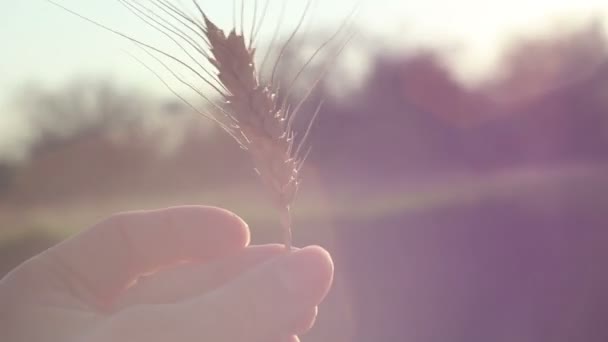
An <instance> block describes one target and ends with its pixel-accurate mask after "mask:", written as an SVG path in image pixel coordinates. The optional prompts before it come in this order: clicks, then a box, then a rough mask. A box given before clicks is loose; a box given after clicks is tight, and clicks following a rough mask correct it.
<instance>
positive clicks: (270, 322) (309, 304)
mask: <svg viewBox="0 0 608 342" xmlns="http://www.w3.org/2000/svg"><path fill="white" fill-rule="evenodd" d="M332 278H333V263H332V260H331V257H330V255H329V253H327V252H326V251H325V250H324V249H322V248H320V247H307V248H304V249H301V250H298V251H295V252H292V253H289V254H287V255H285V256H283V257H280V258H276V259H273V260H271V261H269V262H266V263H264V264H262V265H260V266H258V267H256V268H254V269H252V270H251V271H249V272H247V273H245V274H244V275H242V276H241V277H239V278H236V279H235V280H233V281H232V282H230V283H229V284H227V285H226V286H224V287H222V288H220V289H218V290H216V291H214V292H211V293H209V294H208V295H207V296H204V297H202V298H201V299H199V300H195V301H193V302H191V303H190V304H191V305H192V306H191V307H190V309H191V310H193V312H192V314H193V315H196V313H197V312H198V313H199V315H200V313H201V312H209V311H208V310H210V309H211V310H213V311H214V316H215V317H214V319H213V321H214V323H215V324H213V325H211V327H212V328H211V329H212V330H216V329H217V330H216V331H213V333H212V334H211V335H212V336H213V337H217V340H220V341H262V340H268V339H270V338H273V337H275V336H287V335H289V334H294V333H297V332H298V331H297V329H298V328H297V326H298V321H301V319H302V317H303V316H304V315H308V314H309V313H310V312H311V311H314V310H315V306H316V305H318V304H319V303H320V302H321V301H322V300H323V298H324V297H325V295H326V294H327V292H328V290H329V288H330V286H331V282H332ZM208 332H211V331H208ZM227 335H229V336H227Z"/></svg>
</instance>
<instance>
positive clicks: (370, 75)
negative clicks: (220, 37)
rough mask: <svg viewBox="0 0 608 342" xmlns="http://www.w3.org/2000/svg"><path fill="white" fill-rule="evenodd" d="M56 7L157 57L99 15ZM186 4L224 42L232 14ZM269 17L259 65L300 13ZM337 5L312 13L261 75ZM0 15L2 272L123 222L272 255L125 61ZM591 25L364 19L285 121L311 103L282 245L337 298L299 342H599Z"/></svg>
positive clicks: (138, 25) (476, 16) (272, 235)
mask: <svg viewBox="0 0 608 342" xmlns="http://www.w3.org/2000/svg"><path fill="white" fill-rule="evenodd" d="M61 3H62V4H63V5H66V6H68V7H70V8H71V9H74V10H76V11H77V12H79V13H82V14H83V15H86V16H88V17H91V18H93V19H95V20H97V21H99V22H102V23H104V24H107V25H108V26H109V27H112V28H118V29H120V30H121V31H125V32H128V33H129V34H132V35H133V36H135V37H137V38H141V39H142V40H144V41H148V42H151V43H152V44H155V46H162V47H165V46H167V47H166V49H167V50H168V51H172V50H170V49H174V48H172V47H170V46H169V45H163V44H165V43H166V42H162V41H161V40H160V38H161V37H160V35H159V34H158V33H157V32H154V31H153V30H152V31H150V30H146V25H145V24H144V23H142V22H141V21H138V20H136V18H135V17H134V16H133V14H132V13H129V12H128V11H126V10H125V8H124V7H121V6H120V4H119V3H117V2H115V1H109V0H103V1H102V0H97V1H92V0H91V1H68V0H65V1H61ZM200 3H201V5H202V6H203V8H207V9H208V11H209V13H210V14H211V15H213V16H215V18H217V21H218V24H219V25H220V26H221V27H231V25H232V16H233V8H232V4H231V2H230V1H227V2H226V4H218V2H217V1H200ZM281 3H282V2H280V1H274V2H273V1H272V0H271V1H270V6H269V12H268V13H269V14H268V17H267V19H266V20H267V24H266V23H265V26H264V28H265V29H263V30H262V31H261V33H260V37H259V44H260V46H263V47H266V49H270V51H277V47H278V46H282V44H283V43H284V42H285V40H286V38H287V37H288V35H289V32H290V29H293V28H294V27H295V26H296V25H297V22H298V20H299V18H300V16H301V14H302V12H303V11H304V4H305V2H297V1H295V2H293V3H294V4H296V5H297V6H296V5H294V6H291V5H290V6H287V10H286V12H284V13H283V15H281V12H280V8H281ZM246 4H247V6H249V7H246V19H247V18H250V17H251V13H253V5H251V4H252V2H246ZM353 6H354V1H348V0H340V1H333V2H331V3H324V2H320V1H319V2H317V3H316V5H315V6H313V10H311V12H309V19H308V20H307V21H306V25H305V26H304V27H305V29H303V30H301V31H300V33H301V35H299V36H298V37H299V38H298V39H296V40H295V42H294V41H292V44H290V45H289V46H288V48H287V49H286V54H285V56H286V57H284V58H283V63H282V64H280V67H279V68H278V69H277V70H278V73H279V75H278V78H279V79H280V80H282V81H284V82H289V80H290V79H291V78H292V77H293V75H294V74H295V73H297V71H298V70H299V69H300V68H301V66H302V64H303V62H305V61H306V59H307V57H308V56H309V55H310V54H311V52H313V51H314V50H315V49H316V47H318V46H320V45H321V44H322V43H323V42H324V41H326V40H327V39H328V38H327V37H329V36H330V35H331V34H332V33H333V32H334V31H335V30H336V29H337V28H338V26H339V25H340V23H342V22H343V21H344V20H345V18H346V17H347V16H348V13H350V11H351V8H353ZM2 7H3V11H2V13H0V23H1V24H0V42H1V44H2V53H1V54H0V276H1V275H4V274H6V272H8V271H10V270H11V269H12V268H13V267H15V266H16V265H18V264H19V263H20V262H22V261H24V260H26V259H27V258H29V257H31V256H32V255H34V254H36V253H38V252H40V251H42V250H44V249H46V248H48V247H49V246H52V245H53V244H55V243H57V242H58V241H61V240H62V239H64V238H66V237H67V236H69V235H71V234H74V233H76V232H78V231H79V230H82V229H84V228H86V227H88V226H90V225H92V224H94V223H95V222H97V221H99V220H101V219H103V218H104V217H106V216H107V215H110V214H111V213H114V212H117V211H124V210H134V209H146V208H158V207H164V206H172V205H180V204H208V205H217V206H222V207H225V208H228V209H230V210H232V211H234V212H236V213H237V214H239V215H240V216H242V217H243V218H244V219H245V220H246V221H248V222H249V223H250V226H251V227H252V231H253V233H252V234H253V242H254V243H266V242H277V241H279V239H280V233H279V230H278V220H277V214H276V213H275V212H274V211H273V209H272V206H271V205H270V203H269V201H267V197H266V194H265V192H264V189H263V188H262V186H261V185H260V184H259V182H258V180H257V179H256V177H255V173H254V172H253V170H252V165H251V162H250V160H249V159H248V156H247V155H246V154H245V153H244V152H243V151H241V150H240V149H239V148H238V147H237V146H236V144H235V143H233V142H232V141H231V140H230V138H229V137H228V136H227V135H226V134H224V133H223V132H221V131H219V130H218V129H216V128H215V127H214V126H213V125H211V124H210V123H208V122H207V121H205V120H204V119H203V118H201V117H200V116H199V115H198V114H196V113H194V112H193V111H192V109H191V108H190V107H188V106H187V105H186V104H184V103H183V102H181V101H180V100H179V99H177V98H176V97H175V96H173V95H172V94H171V93H170V92H169V91H167V90H166V89H165V88H164V86H163V84H162V82H160V81H159V80H158V79H157V78H156V77H155V75H154V74H153V73H152V72H151V71H150V70H148V69H146V68H145V67H142V65H140V64H139V63H137V62H135V61H134V60H133V59H132V58H130V56H129V53H130V52H133V51H135V52H136V53H137V51H138V50H137V48H135V47H134V46H133V45H130V44H126V43H127V42H125V40H124V39H121V38H118V37H116V36H115V35H112V34H111V33H108V32H107V31H104V30H103V29H101V28H99V27H96V26H94V25H92V24H90V23H87V22H85V21H83V20H81V19H79V18H77V17H75V16H72V15H70V14H68V13H67V12H66V11H64V10H62V9H60V8H57V7H55V6H52V5H51V4H49V3H48V2H46V1H34V0H28V1H21V2H7V3H5V4H3V6H2ZM247 14H248V15H249V17H247ZM607 15H608V5H606V4H604V3H603V2H601V1H581V0H576V1H575V0H561V1H548V0H547V1H535V2H533V3H530V2H527V1H510V2H498V1H483V2H482V1H472V0H469V1H459V2H448V1H442V0H427V1H425V2H424V3H420V2H415V1H410V2H406V1H398V0H395V1H389V0H382V1H373V3H372V2H369V1H368V2H365V1H363V2H362V6H361V8H360V9H359V12H358V14H357V16H356V17H355V20H354V25H353V26H348V31H349V32H356V33H357V35H356V37H355V38H354V39H353V40H352V41H351V42H350V43H349V45H348V47H347V48H346V49H345V50H344V52H343V53H342V54H341V55H340V57H339V58H337V59H335V61H333V56H334V55H335V54H336V51H337V49H336V46H339V45H340V43H341V42H343V41H344V37H343V36H341V38H338V39H337V40H336V41H334V42H335V43H336V44H337V45H333V48H330V49H329V52H328V53H325V54H322V55H321V57H320V59H319V60H317V62H316V63H313V64H312V65H311V66H310V67H309V71H308V72H307V74H306V76H307V77H304V79H303V83H302V87H305V86H306V85H310V84H311V83H312V82H313V81H314V79H315V77H311V76H309V75H317V74H318V72H319V71H322V70H323V69H324V66H325V65H328V63H331V68H330V69H331V70H330V72H329V73H328V74H327V77H325V78H324V80H323V81H322V82H320V83H319V86H318V87H317V88H316V90H315V91H314V92H313V93H312V95H311V98H310V100H309V101H308V102H306V105H305V107H304V110H303V113H304V114H303V119H302V120H301V121H302V123H301V124H302V125H303V124H304V123H305V121H306V119H307V117H306V113H312V112H314V109H315V107H316V105H317V103H318V102H319V101H320V99H325V102H324V106H323V107H322V110H321V113H320V115H319V118H318V121H317V122H316V124H315V125H314V127H313V131H312V134H311V145H312V146H313V150H312V153H311V155H310V157H309V159H308V162H307V165H306V167H305V170H304V171H303V172H304V180H303V185H302V188H301V193H300V195H299V197H298V199H297V202H296V204H295V240H296V245H307V244H320V245H322V246H324V247H326V248H327V249H329V250H330V251H331V252H332V254H333V256H334V258H335V262H336V283H335V287H334V289H333V291H332V292H331V294H330V296H329V298H328V300H327V302H326V303H325V304H324V306H323V307H322V308H321V314H320V317H319V320H318V323H317V326H316V327H315V329H314V330H313V331H312V332H311V333H310V335H309V336H305V337H304V338H303V340H304V341H311V342H313V341H319V342H320V341H345V342H346V341H417V342H427V341H428V342H431V341H433V342H435V341H463V342H464V341H467V342H471V341H488V340H490V341H497V342H499V341H505V342H506V341H518V342H527V341H530V342H532V341H535V342H537V341H553V342H559V341H598V342H599V341H607V340H608V324H606V322H605V320H606V317H608V293H607V292H606V290H605V289H606V288H608V271H607V268H606V262H607V260H608V248H606V246H607V244H608V214H607V212H608V60H607V59H606V56H607V55H606V53H607V48H608V40H607V38H608V36H607V32H608V31H607V29H606V19H607V18H608V16H607ZM280 17H282V18H284V21H283V23H282V24H281V25H280V27H281V30H280V31H279V38H278V39H279V40H278V41H280V42H281V43H277V44H275V45H274V46H273V45H272V44H270V41H271V39H272V35H273V34H272V33H273V32H274V27H276V22H277V21H276V19H277V18H280ZM125 51H126V52H125ZM152 68H153V69H154V70H158V72H159V73H161V77H163V78H166V77H167V75H164V74H162V70H161V69H162V68H157V67H152ZM169 82H170V83H171V82H173V83H172V84H174V85H176V87H177V88H179V85H178V84H176V83H177V82H175V81H169ZM282 83H283V82H282ZM283 84H284V83H283ZM298 89H300V88H298ZM302 89H304V88H302ZM182 91H183V90H182ZM302 92H303V91H302ZM193 101H196V100H193ZM193 103H194V102H193ZM199 104H200V106H199V107H201V108H204V102H203V101H201V100H199V102H196V105H197V106H198V105H199ZM300 128H302V127H300Z"/></svg>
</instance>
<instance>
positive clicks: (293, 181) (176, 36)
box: [49, 0, 354, 250]
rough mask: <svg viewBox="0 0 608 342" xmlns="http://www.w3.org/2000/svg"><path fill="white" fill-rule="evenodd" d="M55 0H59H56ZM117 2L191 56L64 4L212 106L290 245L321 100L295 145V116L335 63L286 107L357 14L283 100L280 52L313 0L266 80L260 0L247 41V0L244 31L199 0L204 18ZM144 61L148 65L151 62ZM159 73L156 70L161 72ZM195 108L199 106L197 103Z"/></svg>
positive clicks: (164, 5)
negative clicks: (226, 24)
mask: <svg viewBox="0 0 608 342" xmlns="http://www.w3.org/2000/svg"><path fill="white" fill-rule="evenodd" d="M49 1H51V2H53V1H52V0H49ZM117 1H119V2H120V3H121V4H122V5H123V6H125V7H126V8H127V9H128V10H129V11H131V12H132V13H133V14H134V15H136V16H137V17H138V18H140V19H141V20H143V21H144V22H145V23H146V24H148V25H150V26H151V27H153V28H154V29H156V30H158V31H159V32H160V33H162V34H163V35H164V36H166V37H168V38H169V39H170V40H171V41H172V42H173V43H175V44H176V46H178V47H179V48H180V49H181V51H182V52H184V54H185V55H186V56H187V59H185V60H184V59H181V58H178V57H176V56H175V55H172V54H170V53H167V52H165V51H162V50H160V49H157V48H155V47H154V46H152V45H150V44H146V43H143V42H141V41H139V40H136V39H133V38H131V37H130V36H128V35H125V34H123V33H121V32H118V31H116V30H113V29H110V28H108V27H106V26H103V25H101V24H99V23H97V22H95V21H92V20H90V19H88V18H86V17H83V16H81V15H79V14H78V13H75V12H73V11H71V10H69V9H67V8H65V7H63V6H61V5H58V6H60V7H62V8H64V9H66V10H67V11H69V12H71V13H73V14H75V15H77V16H79V17H81V18H83V19H85V20H87V21H90V22H92V23H94V24H95V25H98V26H101V27H102V28H104V29H105V30H108V31H111V32H113V33H115V34H117V35H120V36H122V37H124V38H126V39H128V40H130V41H132V42H134V43H136V44H137V45H138V46H139V47H141V48H142V49H143V50H144V52H145V53H147V54H148V55H149V56H150V57H152V58H153V59H154V60H155V61H157V62H158V63H160V64H161V65H162V66H163V67H164V68H165V69H166V70H167V71H168V72H169V73H171V75H172V76H173V77H175V78H176V79H177V80H178V81H179V82H180V83H181V84H183V85H186V86H187V87H189V88H190V89H192V90H194V91H195V92H196V93H198V94H199V95H200V96H201V97H202V98H203V99H205V100H206V101H208V103H210V104H211V105H212V108H213V110H212V111H211V113H210V114H207V113H202V112H200V111H199V113H201V114H203V115H204V116H206V117H208V118H210V119H212V120H213V121H214V122H216V123H218V124H219V125H220V127H222V128H223V129H224V130H225V131H226V132H228V133H229V134H230V135H231V136H232V137H234V138H235V139H236V141H237V142H238V143H239V144H240V145H241V147H242V148H243V149H245V150H247V151H248V152H249V154H250V156H251V158H252V159H253V163H254V165H255V170H256V171H257V173H258V175H259V176H260V178H261V179H262V181H263V183H264V184H265V186H266V187H267V188H268V189H269V190H270V193H271V196H272V199H273V203H274V205H275V206H276V207H277V209H278V210H279V211H280V213H281V215H280V217H281V225H282V228H283V233H284V243H285V246H286V248H287V249H288V250H289V249H291V245H292V241H291V240H292V237H291V213H290V207H291V205H292V203H293V201H294V197H295V195H296V192H297V190H298V184H299V182H300V177H299V171H300V169H301V168H302V165H303V163H304V160H305V159H306V156H307V153H303V146H304V145H305V144H306V140H307V137H308V133H309V131H310V128H311V127H312V123H313V121H314V119H315V117H316V115H317V114H318V112H319V110H320V105H319V106H318V107H317V110H316V111H315V112H314V113H313V115H312V116H311V119H310V122H309V125H308V127H307V130H306V131H305V132H304V134H303V135H302V137H301V138H300V139H299V141H298V143H297V144H296V143H295V133H294V131H293V123H294V118H295V117H296V114H297V113H298V111H299V110H300V109H301V108H302V105H303V103H304V101H305V100H306V99H307V97H308V95H310V93H311V92H312V90H313V89H314V87H315V86H316V84H317V83H318V82H319V81H320V80H321V78H322V77H323V75H324V74H325V73H326V72H327V70H328V68H329V66H330V65H331V64H330V63H329V64H328V65H327V67H326V68H325V69H324V70H323V71H322V72H321V75H319V77H318V78H317V79H316V81H315V82H314V84H313V86H312V87H311V88H310V89H309V91H308V92H307V94H305V95H304V96H302V99H301V100H300V102H299V103H298V104H297V105H296V106H295V108H294V109H293V110H289V109H288V105H287V101H288V100H289V98H290V95H291V91H292V88H293V84H294V83H295V82H296V81H297V79H298V78H299V76H300V75H301V73H302V72H304V70H305V69H306V67H307V66H308V64H309V63H310V62H311V61H312V60H313V59H314V58H315V57H316V56H317V54H318V53H319V52H320V51H321V50H322V49H323V48H325V47H326V45H327V44H329V43H330V42H331V41H333V40H334V39H335V38H336V37H337V35H338V34H339V33H340V32H342V31H343V29H344V28H345V26H346V25H345V24H346V23H347V22H349V20H350V19H352V14H353V13H354V12H353V13H351V15H350V16H349V17H348V18H347V19H346V20H345V21H344V24H343V25H342V26H341V27H340V29H339V30H337V31H336V34H334V36H332V37H331V38H330V39H329V40H328V41H326V42H325V43H323V44H322V45H321V46H320V47H319V48H318V49H317V50H316V51H315V52H314V53H313V55H312V56H311V57H310V58H309V60H308V61H307V62H306V64H305V65H304V66H303V67H302V69H301V70H299V72H298V73H297V75H296V77H295V79H294V80H293V81H292V82H291V85H290V87H288V88H287V90H286V94H282V95H283V98H284V100H282V101H279V94H278V91H279V90H278V86H276V84H274V83H275V80H274V79H275V73H276V72H277V66H278V65H279V62H280V58H281V57H282V55H283V52H284V50H285V48H286V47H287V44H288V43H289V42H290V41H291V40H292V39H293V37H294V36H295V34H296V33H297V32H298V30H299V29H300V27H301V25H302V23H303V21H304V18H305V16H306V14H307V11H308V9H309V8H310V5H311V3H312V2H311V1H308V2H307V4H306V9H305V11H304V14H303V15H302V17H301V18H300V21H299V23H298V25H297V26H296V29H295V30H294V31H293V32H292V34H291V36H290V37H289V39H288V41H287V43H286V44H285V45H284V46H283V47H282V49H281V52H280V54H279V56H278V58H277V61H276V62H275V65H274V67H273V70H272V74H271V77H270V78H269V80H267V81H266V82H264V81H262V78H261V77H260V71H259V70H257V69H256V63H255V60H254V54H255V51H256V50H255V49H254V48H253V47H252V45H253V44H254V41H255V40H256V36H257V34H258V32H259V30H260V27H261V22H260V23H258V22H257V14H258V13H257V12H258V11H257V9H258V4H257V1H255V2H254V8H255V9H254V15H253V20H252V27H251V31H250V33H249V34H250V37H249V41H248V42H247V40H246V38H245V32H244V31H245V30H244V26H245V24H244V19H243V18H244V12H245V11H244V6H245V5H244V2H243V0H241V4H240V5H241V6H240V7H241V25H240V26H241V30H240V32H238V30H237V27H236V26H237V23H236V22H237V19H236V17H237V15H236V14H235V18H234V26H235V27H234V28H233V29H232V30H230V32H229V33H228V34H226V33H225V32H224V31H223V30H221V29H219V28H218V27H217V26H216V25H215V24H214V23H213V22H212V21H211V20H210V19H209V17H208V16H207V14H206V13H205V11H203V10H202V8H201V7H200V5H199V4H198V2H197V0H192V3H193V5H194V6H195V7H196V9H197V10H198V13H199V15H200V17H198V18H197V17H193V16H191V15H188V14H187V13H186V12H185V11H184V10H182V9H181V8H178V7H177V6H175V5H174V4H172V3H170V2H169V1H168V0H148V1H147V2H146V3H141V2H139V1H136V0H117ZM53 3H54V2H53ZM268 4H269V1H268V0H267V1H266V2H265V5H264V9H263V11H262V15H261V17H260V18H261V21H263V18H264V17H265V15H266V10H267V8H268ZM285 4H286V2H283V8H282V11H284V9H285ZM56 5H57V4H56ZM234 8H235V11H236V8H237V5H236V3H235V4H234ZM282 17H283V15H282V14H281V16H280V20H282ZM256 25H257V27H256ZM280 25H281V21H279V24H278V26H280ZM277 32H278V28H277V30H275V35H274V36H273V38H272V42H271V47H270V48H269V49H272V46H273V44H274V41H275V40H276V34H277ZM347 41H348V39H347V40H345V42H344V44H343V45H342V46H341V47H340V49H338V53H336V55H335V56H334V57H337V55H338V54H339V53H340V51H341V50H342V48H343V47H344V45H345V44H346V42H347ZM159 56H160V57H159ZM162 57H164V58H165V60H167V59H168V60H169V61H171V62H174V63H175V64H177V66H179V67H181V68H182V69H185V70H186V71H188V72H190V73H192V74H194V75H195V76H196V77H197V78H198V79H199V80H202V81H203V82H204V83H205V84H207V85H208V86H211V88H213V89H214V90H215V91H216V92H217V93H218V94H219V95H220V96H221V97H222V98H223V100H222V101H220V102H219V103H218V102H215V101H212V100H211V99H210V97H208V96H206V95H205V94H204V92H202V91H201V90H200V89H199V88H198V87H197V86H195V85H193V84H192V83H191V82H188V81H186V80H185V78H184V77H183V76H181V75H180V74H179V73H178V72H176V71H175V70H174V68H173V67H171V66H169V65H168V64H167V62H166V61H163V60H162ZM200 57H202V58H203V60H201V59H200ZM267 60H268V53H267V54H266V56H265V57H264V61H263V62H262V64H261V65H262V68H263V67H264V65H265V64H266V61H267ZM204 62H209V63H210V65H211V68H210V67H206V66H205V65H204ZM144 65H145V64H144ZM145 66H146V67H148V66H147V65H145ZM148 68H149V67H148ZM212 68H214V69H215V72H212V71H211V69H212ZM149 70H150V71H152V72H154V73H155V74H156V72H155V71H154V70H153V69H152V68H149ZM156 75H157V76H158V74H156ZM159 78H160V79H161V81H162V82H163V83H164V84H165V85H166V86H167V87H168V88H169V89H170V90H171V91H173V89H172V88H171V87H170V86H169V84H168V83H167V82H165V80H164V79H162V77H160V76H159ZM173 92H174V94H175V95H177V96H178V97H180V98H181V99H182V100H184V101H185V102H186V103H187V104H189V105H191V104H190V103H189V102H188V101H186V100H185V99H184V98H183V97H182V96H181V95H180V94H178V93H177V92H175V91H173ZM191 107H192V108H195V107H194V106H192V105H191ZM197 111H198V110H197ZM308 151H310V150H308Z"/></svg>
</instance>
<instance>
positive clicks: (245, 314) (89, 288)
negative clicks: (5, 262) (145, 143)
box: [0, 206, 333, 342]
mask: <svg viewBox="0 0 608 342" xmlns="http://www.w3.org/2000/svg"><path fill="white" fill-rule="evenodd" d="M332 277H333V264H332V260H331V257H330V255H329V254H328V253H327V252H326V251H325V250H323V249H321V248H320V247H314V246H313V247H307V248H303V249H299V250H295V251H294V252H291V253H285V251H284V249H283V246H279V245H263V246H249V229H248V228H247V225H246V224H245V223H244V222H243V221H242V220H241V219H240V218H238V217H237V216H235V215H234V214H232V213H230V212H227V211H225V210H222V209H218V208H211V207H202V206H189V207H176V208H169V209H162V210H154V211H141V212H129V213H122V214H118V215H115V216H112V217H110V218H108V219H106V220H104V221H103V222H101V223H99V224H97V225H95V226H93V227H91V228H89V229H88V230H85V231H84V232H82V233H81V234H79V235H77V236H74V237H72V238H71V239H68V240H66V241H64V242H63V243H61V244H59V245H57V246H55V247H53V248H51V249H49V250H47V251H46V252H43V253H41V254H39V255H37V256H35V257H34V258H32V259H30V260H29V261H27V262H25V263H24V264H22V265H21V266H19V267H18V268H17V269H15V270H14V271H13V272H11V273H10V274H9V275H7V276H6V277H5V278H3V279H2V280H1V281H0V331H2V339H3V340H4V339H6V340H7V341H13V342H21V341H23V342H25V341H28V342H36V341H45V342H59V341H61V342H64V341H69V342H71V341H78V342H80V341H82V342H97V341H100V342H101V341H129V342H137V341H142V342H143V341H146V342H155V341H159V342H160V341H163V342H166V341H180V342H181V341H183V342H189V341H193V342H194V341H219V342H222V341H231V342H235V341H236V342H238V341H248V342H251V341H277V342H279V341H280V342H283V341H285V342H294V341H298V337H297V335H298V334H302V333H305V332H306V331H307V330H309V329H310V328H311V327H312V325H313V323H314V320H315V316H316V313H317V305H318V304H319V303H320V302H321V301H322V300H323V298H324V297H325V295H326V294H327V292H328V290H329V288H330V286H331V282H332Z"/></svg>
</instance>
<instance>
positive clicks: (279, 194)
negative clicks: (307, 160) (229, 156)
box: [204, 15, 303, 249]
mask: <svg viewBox="0 0 608 342" xmlns="http://www.w3.org/2000/svg"><path fill="white" fill-rule="evenodd" d="M204 20H205V36H206V37H207V39H208V43H209V48H210V51H211V54H212V56H211V57H210V58H209V61H210V62H211V64H213V66H214V67H215V68H216V69H217V73H218V74H217V75H218V79H219V80H220V82H221V83H222V84H223V85H224V87H225V89H226V91H225V92H223V94H222V95H223V96H224V98H225V101H226V104H227V106H228V109H229V110H228V111H221V112H219V113H217V114H219V115H220V118H218V120H221V121H223V122H226V123H227V124H226V125H225V127H228V129H229V130H230V131H231V132H230V133H231V134H232V136H234V137H236V138H237V141H238V142H239V143H240V144H241V146H242V147H243V148H244V149H246V150H247V151H248V152H249V154H250V155H251V158H252V159H253V162H254V165H255V169H256V171H257V173H258V175H259V176H260V178H261V179H262V181H263V182H264V184H265V185H266V186H267V187H268V189H269V190H270V192H271V196H272V199H273V203H274V205H275V206H276V207H277V208H278V209H279V211H280V213H281V225H282V228H283V233H284V243H285V246H286V248H287V249H291V244H292V242H291V213H290V207H291V204H292V202H293V200H294V196H295V194H296V192H297V190H298V183H299V176H298V171H299V169H300V168H301V167H302V163H303V158H302V156H299V155H298V152H299V151H298V150H299V149H297V148H294V134H293V131H292V130H291V125H290V121H289V117H288V111H287V110H286V108H285V106H281V105H279V104H278V99H277V94H276V93H275V92H273V90H272V88H271V87H270V86H269V85H264V84H261V83H260V79H259V78H258V75H257V71H256V67H255V62H254V53H255V50H254V49H252V48H250V47H248V46H247V44H246V43H245V37H244V36H243V35H242V34H238V33H236V31H235V30H232V31H231V32H230V33H229V34H228V35H226V34H225V33H224V32H223V31H222V30H220V29H219V28H218V27H217V26H216V25H215V24H214V23H213V22H211V20H209V18H207V16H205V15H204Z"/></svg>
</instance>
